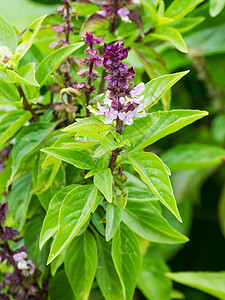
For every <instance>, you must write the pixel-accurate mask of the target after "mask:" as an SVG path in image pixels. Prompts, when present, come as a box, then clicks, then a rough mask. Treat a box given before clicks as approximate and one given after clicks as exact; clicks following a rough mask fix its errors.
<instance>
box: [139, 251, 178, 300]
mask: <svg viewBox="0 0 225 300" xmlns="http://www.w3.org/2000/svg"><path fill="white" fill-rule="evenodd" d="M166 272H169V268H168V266H167V265H166V263H165V262H164V261H163V260H161V259H160V258H158V257H147V258H145V259H144V260H143V263H142V266H141V271H140V274H139V277H138V287H139V289H140V290H141V291H142V293H143V294H144V295H145V297H146V298H147V299H150V300H159V299H163V300H170V299H171V297H170V295H171V292H172V284H171V281H170V280H169V278H167V277H166V276H165V273H166Z"/></svg>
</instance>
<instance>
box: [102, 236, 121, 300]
mask: <svg viewBox="0 0 225 300" xmlns="http://www.w3.org/2000/svg"><path fill="white" fill-rule="evenodd" d="M97 247H98V268H97V272H96V279H97V282H98V285H99V288H100V290H101V292H102V295H103V296H104V299H105V300H119V299H121V300H125V297H124V295H123V289H122V286H121V283H120V279H119V277H118V275H117V272H116V269H115V266H114V263H113V260H112V256H111V245H110V243H107V242H106V241H105V240H104V239H103V238H102V237H101V236H99V235H98V238H97Z"/></svg>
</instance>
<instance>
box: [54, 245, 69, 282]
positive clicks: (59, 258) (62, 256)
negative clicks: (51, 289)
mask: <svg viewBox="0 0 225 300" xmlns="http://www.w3.org/2000/svg"><path fill="white" fill-rule="evenodd" d="M66 251H67V249H65V250H63V251H62V252H61V253H60V254H59V255H58V256H57V257H56V258H55V259H54V260H53V261H52V263H51V274H52V276H53V277H54V276H55V274H56V272H57V271H58V269H59V268H60V266H61V265H62V264H63V263H64V261H65V257H66Z"/></svg>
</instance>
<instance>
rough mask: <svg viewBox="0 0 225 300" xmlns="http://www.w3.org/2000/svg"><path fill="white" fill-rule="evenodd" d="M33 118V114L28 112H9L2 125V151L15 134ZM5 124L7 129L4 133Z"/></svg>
mask: <svg viewBox="0 0 225 300" xmlns="http://www.w3.org/2000/svg"><path fill="white" fill-rule="evenodd" d="M30 118H31V113H30V112H28V111H26V112H9V113H8V114H6V116H5V117H3V119H1V125H0V150H1V149H2V148H4V147H5V146H6V145H7V143H8V142H9V141H10V139H11V138H12V137H13V136H14V134H15V133H17V131H18V130H19V129H20V128H21V127H22V126H23V125H24V124H25V123H26V122H27V121H28V120H29V119H30ZM4 124H5V129H4V130H3V131H2V129H3V126H4ZM1 133H2V134H1Z"/></svg>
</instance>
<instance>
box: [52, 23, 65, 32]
mask: <svg viewBox="0 0 225 300" xmlns="http://www.w3.org/2000/svg"><path fill="white" fill-rule="evenodd" d="M64 29H65V24H60V25H58V26H55V27H53V28H52V30H53V31H55V32H63V31H64Z"/></svg>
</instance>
